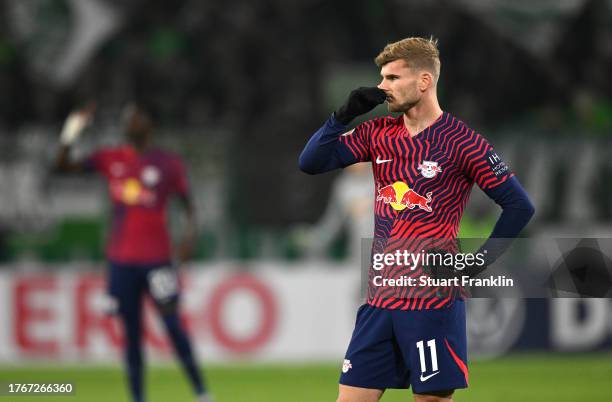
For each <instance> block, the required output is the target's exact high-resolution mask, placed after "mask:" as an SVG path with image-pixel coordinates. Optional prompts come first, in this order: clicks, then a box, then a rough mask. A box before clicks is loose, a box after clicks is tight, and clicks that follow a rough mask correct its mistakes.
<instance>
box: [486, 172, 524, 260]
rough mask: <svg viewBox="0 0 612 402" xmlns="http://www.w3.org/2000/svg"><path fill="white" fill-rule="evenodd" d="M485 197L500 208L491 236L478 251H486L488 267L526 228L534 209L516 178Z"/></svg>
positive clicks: (488, 192) (489, 192)
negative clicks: (493, 201) (500, 211)
mask: <svg viewBox="0 0 612 402" xmlns="http://www.w3.org/2000/svg"><path fill="white" fill-rule="evenodd" d="M487 195H489V197H491V198H492V199H493V200H495V202H496V203H497V204H499V205H500V206H501V207H502V213H501V215H500V216H499V218H498V219H497V222H496V223H495V227H494V228H493V231H492V232H491V235H490V236H489V238H488V239H487V241H486V242H485V243H484V244H483V245H482V247H481V248H480V250H479V251H480V252H483V251H484V250H486V251H487V253H486V255H487V257H486V263H487V264H486V265H489V264H492V263H493V262H495V260H497V259H498V258H499V257H500V256H501V255H502V254H503V253H504V252H505V251H506V250H507V249H508V247H510V244H512V241H513V240H514V238H516V237H517V236H518V235H519V234H520V233H521V231H522V230H523V229H524V228H525V226H527V223H528V222H529V220H530V219H531V217H532V216H533V214H534V213H535V207H534V206H533V204H532V203H531V201H530V200H529V196H528V195H527V193H526V192H525V190H524V189H523V187H522V186H521V184H520V183H519V181H518V180H517V179H516V177H512V178H510V179H509V180H508V181H507V182H506V183H504V184H503V185H501V186H499V188H496V189H494V190H492V191H487Z"/></svg>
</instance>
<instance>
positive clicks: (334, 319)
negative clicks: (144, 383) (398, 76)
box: [0, 0, 612, 402]
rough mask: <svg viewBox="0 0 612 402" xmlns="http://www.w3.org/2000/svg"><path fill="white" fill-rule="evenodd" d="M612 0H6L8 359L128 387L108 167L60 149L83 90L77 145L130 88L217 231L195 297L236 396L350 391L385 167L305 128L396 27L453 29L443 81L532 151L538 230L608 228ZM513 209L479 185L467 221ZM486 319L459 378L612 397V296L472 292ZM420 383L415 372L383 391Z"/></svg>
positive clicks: (206, 339)
mask: <svg viewBox="0 0 612 402" xmlns="http://www.w3.org/2000/svg"><path fill="white" fill-rule="evenodd" d="M611 8H612V2H611V1H608V0H563V1H556V0H540V1H537V2H534V1H526V0H515V1H511V0H490V1H484V0H456V1H433V0H428V1H408V0H403V1H400V0H397V1H377V0H353V1H348V0H340V1H334V2H325V1H321V0H301V1H291V0H289V1H287V0H286V1H280V0H264V1H257V2H255V1H252V2H249V1H243V0H226V1H224V2H212V1H201V0H175V1H172V2H168V1H162V0H147V1H145V0H122V1H119V0H31V1H30V0H28V1H23V0H4V1H3V2H2V3H0V143H1V147H0V153H1V154H2V158H0V261H1V266H0V323H1V324H2V325H1V327H0V381H13V380H15V381H17V380H19V381H26V380H28V381H35V380H36V381H43V380H44V381H50V380H57V381H60V380H64V381H72V382H74V383H75V385H76V389H77V394H76V396H75V397H70V399H69V400H74V401H76V400H79V401H81V400H83V401H106V400H120V401H121V400H127V399H126V397H125V392H124V384H123V377H122V373H121V371H120V353H119V345H120V342H121V334H120V333H119V332H118V331H117V328H116V326H115V325H114V323H113V322H112V321H111V320H110V319H108V318H107V317H106V316H105V315H104V313H103V307H102V304H103V298H102V294H103V273H104V268H105V264H104V260H103V244H104V236H105V235H104V233H105V222H106V217H107V216H106V212H107V210H108V205H107V203H106V202H105V197H104V188H103V186H102V183H101V181H100V180H96V179H93V178H92V177H83V176H74V177H57V176H54V175H52V174H50V172H49V166H50V162H51V160H52V158H53V156H54V153H55V151H56V149H57V146H58V135H59V131H60V129H61V125H62V123H63V120H64V118H65V117H66V115H67V114H68V112H69V111H70V110H71V109H72V108H74V107H77V106H80V105H83V104H85V103H87V102H91V101H95V102H96V103H97V106H98V109H97V113H96V116H95V121H94V124H93V125H92V127H90V128H89V129H88V131H87V132H86V133H85V135H84V138H83V141H81V142H80V143H79V145H78V149H77V151H78V152H79V153H81V154H86V153H87V152H88V151H90V150H92V149H93V148H95V147H96V146H98V145H102V144H111V143H116V142H118V141H120V140H121V138H122V132H121V127H120V123H121V120H120V114H121V109H122V108H123V106H124V105H125V104H126V103H127V102H128V101H131V100H137V101H140V102H142V103H144V104H145V105H146V106H147V107H149V108H150V109H151V110H152V111H153V112H154V114H155V118H156V121H157V123H158V127H157V130H156V134H157V135H156V136H157V140H158V141H159V142H160V143H162V144H164V145H165V146H167V147H169V148H171V149H174V150H175V151H177V152H179V153H180V154H181V155H183V156H184V157H185V158H186V160H187V161H188V166H189V171H190V178H191V184H192V187H193V191H194V194H195V198H196V204H197V206H198V210H199V220H200V222H199V226H200V228H201V230H200V235H199V246H198V250H197V256H196V258H195V260H194V261H193V262H192V263H190V264H189V266H187V267H185V270H184V284H185V289H186V291H185V298H184V305H185V319H186V321H187V323H188V325H189V326H190V328H191V331H192V333H193V335H194V337H195V340H196V346H197V350H198V353H199V355H200V356H201V359H202V361H203V362H204V364H205V366H206V367H207V368H208V376H209V380H210V385H211V389H212V390H213V393H214V394H215V395H216V396H217V398H218V400H219V401H221V402H225V401H228V402H241V401H245V402H246V401H248V402H259V401H262V402H263V401H265V402H275V401H279V402H280V401H283V402H285V401H308V402H319V401H331V400H333V399H334V398H335V394H336V380H337V376H338V374H339V367H340V365H341V362H342V358H343V353H344V350H345V347H346V345H347V342H348V340H349V337H350V333H351V330H352V325H353V320H354V314H355V307H356V306H357V304H358V302H359V270H358V268H357V265H358V258H356V257H355V256H356V255H357V254H356V250H358V248H359V239H361V238H362V237H366V236H368V235H369V232H368V229H369V228H370V227H371V222H370V219H371V212H369V208H368V205H369V204H368V202H371V195H372V192H371V187H368V180H369V179H368V176H367V174H368V171H367V169H366V172H365V175H364V172H363V171H362V169H359V168H357V169H353V170H351V171H347V172H344V173H340V172H339V173H336V174H331V175H325V176H321V177H318V178H316V179H313V178H312V177H309V176H307V175H305V174H302V173H301V172H299V171H298V169H297V162H296V160H297V156H298V154H299V152H300V151H301V148H302V147H303V145H304V143H305V141H306V140H307V138H308V137H309V136H310V134H311V133H312V132H313V131H314V130H316V129H317V128H318V127H319V126H320V124H321V123H322V122H323V121H324V120H325V119H326V117H327V116H328V114H329V113H330V112H331V111H332V110H334V109H335V108H336V107H337V106H338V105H339V104H340V102H342V101H343V100H344V98H345V96H346V95H347V94H348V92H349V91H350V90H351V89H352V88H353V87H356V86H360V85H367V84H375V83H377V80H378V71H377V68H376V67H375V65H374V64H373V62H372V58H373V57H374V56H375V55H376V54H377V52H378V51H379V50H380V49H381V48H382V47H383V46H384V45H385V44H386V43H387V42H391V41H395V40H397V39H400V38H403V37H407V36H415V35H422V36H429V35H434V36H436V37H438V38H439V40H440V49H441V55H442V77H441V83H440V92H441V104H442V106H443V108H444V109H445V110H447V111H449V112H451V113H453V114H455V115H457V116H459V117H460V118H461V119H463V120H464V121H466V122H467V123H468V124H470V125H471V126H472V127H474V128H476V129H478V130H479V131H480V132H482V133H483V134H484V135H485V136H487V137H488V138H489V139H490V140H491V142H492V143H493V144H494V145H495V146H496V149H497V150H498V152H499V153H500V154H501V155H502V156H503V157H504V159H505V160H506V161H507V162H508V163H509V165H510V166H511V167H512V168H513V169H514V170H515V171H516V172H517V174H518V176H519V177H520V179H521V181H522V183H523V184H524V186H525V187H526V188H527V190H528V192H529V193H530V195H531V196H532V198H533V201H534V203H535V204H536V207H537V215H536V217H535V218H534V221H533V222H532V223H531V224H530V226H529V227H528V233H526V235H529V236H533V237H555V236H564V235H568V236H571V235H574V236H600V237H610V236H611V235H612V233H611V232H612V227H611V224H612V162H611V161H612V159H611V158H610V154H611V151H612V141H611V136H610V134H611V132H612V80H610V78H609V74H610V71H612V12H611ZM384 112H385V110H384V108H382V107H381V108H378V109H376V110H375V111H374V112H373V113H374V114H376V113H384ZM364 186H365V187H364ZM363 188H366V190H367V191H365V192H364V191H363V190H362V189H363ZM360 189H361V190H360ZM497 213H498V211H497V209H496V207H495V205H492V203H491V202H490V201H489V200H488V199H486V197H485V196H484V195H483V194H482V193H481V192H480V191H479V190H476V191H475V192H474V194H473V196H472V199H471V201H470V204H469V208H468V211H467V212H466V216H465V218H464V221H463V223H462V235H463V236H466V237H479V236H486V235H487V234H488V232H489V230H490V228H491V226H492V224H493V223H494V221H495V219H496V217H497ZM469 321H470V322H469V332H470V349H471V351H472V355H471V356H472V363H471V377H472V385H473V387H472V388H470V389H469V390H468V391H462V392H460V393H458V395H457V396H456V400H458V401H468V400H469V401H489V400H498V401H515V400H517V399H518V398H522V399H523V400H526V401H531V400H533V401H553V400H554V401H576V400H589V401H609V400H610V391H612V383H611V382H610V378H612V361H611V360H610V359H611V357H612V356H611V353H610V352H611V351H612V301H610V300H609V299H584V300H581V299H556V300H544V299H522V298H514V299H497V300H487V299H478V300H471V301H470V313H469ZM160 328H161V327H160V326H159V324H158V323H157V321H156V318H155V317H154V315H153V314H149V317H148V319H147V336H146V339H145V342H146V345H147V349H148V356H149V361H151V362H152V363H153V367H154V368H152V369H150V371H149V384H150V386H151V387H150V396H151V400H153V401H166V400H188V392H187V385H186V383H185V382H184V380H182V379H181V378H180V375H179V373H178V370H177V369H175V368H174V366H173V365H172V363H171V359H170V356H171V355H170V352H169V350H168V344H167V343H166V341H165V339H164V336H163V331H161V329H160ZM296 391H297V392H296ZM0 399H2V398H1V397H0ZM42 399H43V398H40V397H38V398H36V399H35V400H42ZM48 399H49V400H63V399H62V398H60V397H49V398H48ZM65 399H68V398H65ZM19 400H20V401H26V400H28V399H27V398H25V397H20V398H19ZM400 400H410V396H409V394H408V393H406V392H405V391H403V392H400V391H396V392H389V393H388V395H385V397H384V398H383V401H400Z"/></svg>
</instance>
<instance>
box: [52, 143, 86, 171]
mask: <svg viewBox="0 0 612 402" xmlns="http://www.w3.org/2000/svg"><path fill="white" fill-rule="evenodd" d="M70 148H71V146H70V145H61V146H60V149H59V151H58V153H57V157H56V158H55V164H54V165H53V172H55V173H69V172H77V171H79V170H80V168H81V164H80V163H76V162H74V161H73V160H72V159H71V156H70Z"/></svg>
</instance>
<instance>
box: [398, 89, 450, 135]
mask: <svg viewBox="0 0 612 402" xmlns="http://www.w3.org/2000/svg"><path fill="white" fill-rule="evenodd" d="M441 114H442V108H441V107H440V105H439V104H438V99H436V98H435V97H434V98H429V99H425V98H424V99H422V100H421V101H420V102H419V103H418V104H416V105H414V106H413V107H411V108H410V109H408V110H407V111H406V112H404V114H403V116H402V117H403V119H404V126H405V127H406V130H408V132H409V133H410V135H411V136H415V135H417V134H418V133H420V132H421V131H423V130H424V129H425V128H427V127H429V126H431V125H432V124H433V123H434V122H435V121H436V120H438V118H440V115H441Z"/></svg>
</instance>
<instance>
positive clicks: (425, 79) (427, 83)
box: [418, 71, 434, 92]
mask: <svg viewBox="0 0 612 402" xmlns="http://www.w3.org/2000/svg"><path fill="white" fill-rule="evenodd" d="M433 84H434V78H433V75H432V74H431V73H430V72H429V71H423V72H421V74H420V76H419V84H418V85H419V90H420V91H421V92H425V91H427V90H428V89H429V88H430V87H432V86H433Z"/></svg>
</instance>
